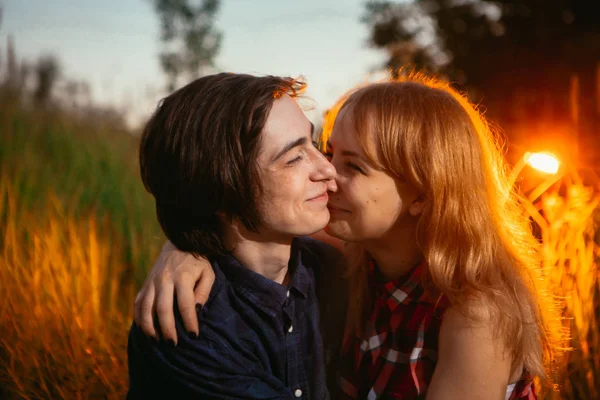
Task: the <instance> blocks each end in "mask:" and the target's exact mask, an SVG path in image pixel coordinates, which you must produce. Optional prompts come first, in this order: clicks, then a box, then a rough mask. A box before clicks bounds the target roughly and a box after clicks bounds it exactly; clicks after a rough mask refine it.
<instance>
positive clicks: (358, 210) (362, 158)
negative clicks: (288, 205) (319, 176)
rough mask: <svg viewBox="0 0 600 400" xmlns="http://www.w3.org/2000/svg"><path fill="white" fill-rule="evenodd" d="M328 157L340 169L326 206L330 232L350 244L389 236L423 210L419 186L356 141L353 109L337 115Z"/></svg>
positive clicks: (328, 145)
mask: <svg viewBox="0 0 600 400" xmlns="http://www.w3.org/2000/svg"><path fill="white" fill-rule="evenodd" d="M325 155H326V156H327V158H328V159H329V160H330V162H331V163H332V164H333V165H334V166H335V169H336V170H337V177H336V181H337V187H338V190H337V192H335V193H330V197H329V202H328V205H327V207H328V208H329V214H330V220H329V224H328V225H327V227H326V228H325V231H326V232H327V233H329V234H330V235H332V236H335V237H337V238H340V239H342V240H344V241H347V242H363V241H371V240H379V239H384V238H385V237H387V236H388V235H390V234H394V231H395V229H396V228H397V227H398V225H399V223H400V222H401V221H404V220H405V219H406V218H410V217H411V216H412V217H414V216H416V215H418V214H419V213H420V210H421V209H422V207H421V205H422V202H421V201H420V197H419V195H418V192H417V190H416V189H415V188H413V187H412V186H411V185H409V184H408V183H407V182H405V181H403V180H401V179H398V178H396V177H394V176H393V175H391V174H390V173H389V172H387V171H383V170H380V169H377V168H376V167H375V166H374V165H373V164H372V163H371V162H369V160H368V158H367V156H366V155H365V153H364V151H363V150H362V148H361V146H360V145H359V144H358V142H357V140H356V130H355V127H354V121H353V118H352V109H351V107H347V108H344V109H342V111H341V112H340V113H339V114H338V116H337V119H336V122H335V125H334V129H333V132H332V134H331V137H330V139H329V141H328V142H327V151H326V154H325ZM412 219H413V220H414V218H412ZM415 222H416V220H415Z"/></svg>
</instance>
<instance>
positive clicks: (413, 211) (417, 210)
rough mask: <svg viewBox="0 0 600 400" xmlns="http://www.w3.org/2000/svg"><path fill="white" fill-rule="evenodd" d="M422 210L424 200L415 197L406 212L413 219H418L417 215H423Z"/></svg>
mask: <svg viewBox="0 0 600 400" xmlns="http://www.w3.org/2000/svg"><path fill="white" fill-rule="evenodd" d="M424 209H425V199H424V198H423V197H421V196H417V198H416V199H414V200H413V202H412V203H411V205H410V207H409V208H408V212H409V213H410V215H412V216H413V217H418V216H419V215H421V213H423V210H424Z"/></svg>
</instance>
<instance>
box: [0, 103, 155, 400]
mask: <svg viewBox="0 0 600 400" xmlns="http://www.w3.org/2000/svg"><path fill="white" fill-rule="evenodd" d="M0 168H1V169H0V250H1V253H0V282H1V283H0V299H2V300H1V302H0V332H2V333H1V334H0V397H1V398H30V399H37V398H52V399H60V398H64V399H87V398H115V399H116V398H123V397H124V394H125V391H126V388H127V368H126V342H127V331H128V328H129V325H130V323H131V304H132V299H133V296H134V294H135V290H136V289H137V287H138V286H139V283H140V282H141V281H142V279H143V277H144V276H145V274H146V271H147V268H148V267H149V266H150V265H151V262H152V260H153V259H154V257H155V256H156V254H157V253H158V250H159V248H160V245H161V244H162V242H163V240H164V239H163V236H162V234H161V232H160V229H159V227H158V224H157V223H156V217H155V215H154V208H153V203H152V201H151V198H150V196H149V195H148V194H147V193H146V192H145V190H144V188H143V187H142V185H141V183H140V179H139V176H138V173H137V141H136V140H135V139H133V138H132V137H131V136H129V135H128V134H126V133H125V132H113V131H110V130H107V129H106V128H98V127H94V126H86V125H85V123H77V122H75V121H73V120H70V119H69V118H68V117H65V116H61V115H60V114H58V113H54V114H50V113H47V112H45V113H37V112H33V111H24V110H22V109H20V108H18V107H15V106H11V105H10V104H8V103H5V104H2V106H0Z"/></svg>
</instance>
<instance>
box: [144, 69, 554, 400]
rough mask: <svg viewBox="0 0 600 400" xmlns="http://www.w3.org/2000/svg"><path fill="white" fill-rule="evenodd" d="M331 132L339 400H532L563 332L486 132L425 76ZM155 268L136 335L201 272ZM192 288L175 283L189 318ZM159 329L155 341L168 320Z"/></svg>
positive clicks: (343, 111) (473, 114)
mask: <svg viewBox="0 0 600 400" xmlns="http://www.w3.org/2000/svg"><path fill="white" fill-rule="evenodd" d="M332 118H334V121H335V122H334V123H333V124H330V125H333V129H332V131H331V132H330V130H329V129H328V126H329V125H327V124H326V127H325V128H326V129H325V139H326V153H325V154H326V155H327V157H328V158H329V160H330V162H331V163H332V164H333V165H334V166H335V168H336V170H337V177H336V182H337V191H336V192H332V193H330V197H329V204H328V208H329V211H330V222H329V225H328V226H327V228H326V229H325V231H326V232H327V233H328V234H329V235H331V236H334V237H336V238H338V239H341V240H342V241H343V242H344V243H345V246H344V252H345V254H346V259H347V263H348V266H347V275H348V282H349V287H348V293H349V298H348V307H347V320H346V330H345V335H344V339H343V343H342V346H341V363H340V364H339V365H340V367H339V370H338V372H339V379H338V385H339V387H338V388H339V393H338V395H339V397H341V398H350V399H362V398H369V399H376V398H385V399H412V398H421V397H422V398H424V397H426V398H427V399H457V398H460V399H481V398H485V399H498V400H500V399H533V398H536V395H535V390H534V386H533V381H532V376H539V377H540V378H545V377H547V376H548V375H547V374H548V371H549V369H548V366H549V365H550V364H551V362H552V360H553V359H554V357H555V356H553V353H554V354H555V353H556V351H557V350H558V349H559V347H558V344H559V340H560V339H561V330H560V322H559V320H558V318H556V314H555V313H554V310H555V308H554V305H553V303H552V301H551V299H549V298H548V297H547V293H548V290H546V289H547V288H546V287H545V286H544V285H545V283H544V281H543V279H542V275H541V271H540V268H541V264H540V259H539V257H538V247H539V244H538V243H537V241H536V240H535V238H533V236H532V235H531V233H530V230H529V226H528V221H527V220H526V218H524V217H523V213H522V212H521V209H520V207H519V203H518V201H517V198H516V197H515V196H514V195H513V192H512V189H511V187H509V185H508V182H507V179H506V176H505V166H504V164H503V158H502V156H501V153H500V151H499V148H498V146H497V142H496V140H495V139H494V136H493V133H492V131H491V129H490V128H489V126H488V125H487V123H486V121H485V120H484V118H483V117H482V116H481V115H480V114H479V113H478V112H477V110H476V109H475V107H474V106H473V105H472V104H470V103H469V101H468V100H467V99H466V98H465V97H463V96H461V95H460V94H459V93H457V92H456V91H455V90H454V89H452V88H451V87H450V86H449V85H448V84H446V83H444V82H440V81H438V80H435V79H432V78H427V77H425V76H423V75H420V74H413V75H410V76H408V77H404V78H401V79H399V80H395V81H387V82H381V83H374V84H369V85H366V86H363V87H360V88H358V89H356V90H355V91H353V92H352V93H350V94H349V96H346V97H345V98H343V99H342V100H341V101H340V102H339V103H338V106H337V107H336V108H335V109H334V112H333V113H332ZM164 257H166V258H167V261H166V262H163V263H159V265H157V266H155V267H154V270H153V275H152V276H153V277H156V276H159V277H161V278H160V279H150V280H149V281H148V282H147V284H146V286H145V288H144V289H143V291H142V293H141V294H140V295H139V296H138V301H137V302H136V320H137V321H138V322H143V320H144V319H145V320H146V321H148V320H150V321H151V319H152V318H151V312H149V311H148V310H149V309H151V307H149V306H148V305H151V304H152V303H153V302H154V290H155V286H156V288H158V289H156V290H159V291H160V292H161V296H160V297H162V298H163V299H165V298H166V299H168V298H169V297H170V298H171V301H172V297H173V286H174V284H173V278H172V277H173V276H175V275H177V274H179V275H178V276H180V277H182V276H183V277H185V276H188V277H189V276H193V277H196V276H198V275H199V274H206V273H207V272H206V270H207V269H209V268H207V267H208V263H202V262H198V261H194V263H188V262H187V261H185V260H186V259H187V258H185V257H186V256H184V255H183V254H180V253H178V252H177V251H170V252H167V253H166V255H165V256H164ZM165 271H168V272H165ZM173 271H179V272H178V273H177V272H173ZM184 271H185V272H184ZM190 271H193V272H190ZM190 273H191V274H192V275H190ZM207 280H208V281H210V279H203V281H207ZM160 281H162V282H163V283H162V284H158V285H156V284H155V283H156V282H160ZM194 281H195V279H191V281H188V282H187V283H183V282H184V281H183V280H182V279H181V278H179V281H178V282H177V283H176V285H177V286H178V291H177V293H178V296H179V303H182V302H185V303H186V307H188V308H189V307H190V305H191V304H193V300H192V299H193V297H194V295H193V294H191V293H192V287H191V286H192V282H194ZM204 285H206V283H204ZM186 287H187V288H186ZM204 287H205V286H204ZM204 290H205V289H204ZM180 293H186V294H185V295H183V296H184V298H185V299H186V300H185V301H182V297H181V295H180ZM162 301H163V305H164V302H165V300H162ZM167 301H168V300H167ZM143 305H145V306H143ZM142 306H143V307H142ZM142 308H143V309H144V310H145V311H144V310H142ZM160 309H161V310H162V309H168V307H164V306H162V307H160ZM158 317H159V320H161V327H162V326H163V322H162V321H166V322H165V323H164V324H165V325H168V322H169V318H172V316H169V313H165V312H159V316H158ZM184 318H185V316H184ZM322 318H323V319H327V315H323V316H322ZM192 319H194V318H193V317H192V318H189V319H188V321H189V320H192ZM194 322H195V323H197V322H196V321H193V322H187V326H192V327H194V326H193V323H194ZM146 324H147V323H146ZM147 325H148V324H147ZM150 325H151V324H150ZM163 331H165V330H164V329H163ZM146 332H147V333H149V334H150V333H153V332H152V329H146Z"/></svg>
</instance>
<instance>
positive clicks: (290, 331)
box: [288, 325, 302, 397]
mask: <svg viewBox="0 0 600 400" xmlns="http://www.w3.org/2000/svg"><path fill="white" fill-rule="evenodd" d="M293 330H294V327H293V326H292V325H290V327H289V328H288V332H289V333H292V331H293ZM298 390H300V389H298ZM298 390H296V392H297V391H298ZM300 394H302V393H300ZM296 397H298V396H296Z"/></svg>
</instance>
